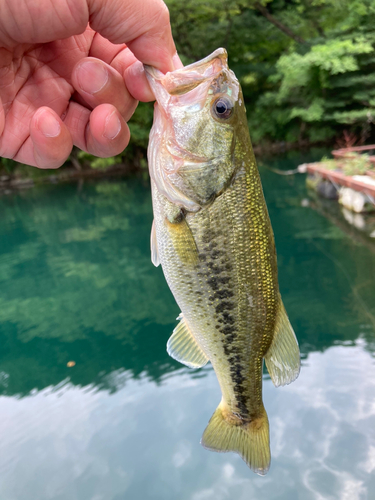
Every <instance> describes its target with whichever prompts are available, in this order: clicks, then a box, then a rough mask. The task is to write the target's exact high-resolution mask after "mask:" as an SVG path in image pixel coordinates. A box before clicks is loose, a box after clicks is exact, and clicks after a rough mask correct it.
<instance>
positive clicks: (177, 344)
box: [167, 313, 208, 368]
mask: <svg viewBox="0 0 375 500" xmlns="http://www.w3.org/2000/svg"><path fill="white" fill-rule="evenodd" d="M177 319H180V320H181V321H180V322H179V324H178V325H177V326H176V328H175V329H174V330H173V333H172V335H171V337H170V339H169V340H168V343H167V352H168V354H169V355H170V356H171V357H172V358H173V359H175V360H176V361H179V362H180V363H183V364H184V365H186V366H188V367H189V368H201V367H202V366H204V365H205V364H207V362H208V357H207V356H206V355H205V353H204V352H203V351H202V349H201V348H200V347H199V345H198V343H197V341H196V340H195V338H194V336H193V334H192V333H191V331H190V328H189V327H188V325H187V324H186V320H185V318H184V317H183V315H182V313H181V314H180V315H179V317H178V318H177Z"/></svg>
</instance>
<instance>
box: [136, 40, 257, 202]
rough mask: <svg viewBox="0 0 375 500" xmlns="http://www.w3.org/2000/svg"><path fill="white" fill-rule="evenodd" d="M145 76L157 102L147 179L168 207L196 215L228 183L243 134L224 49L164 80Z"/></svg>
mask: <svg viewBox="0 0 375 500" xmlns="http://www.w3.org/2000/svg"><path fill="white" fill-rule="evenodd" d="M145 71H146V75H147V78H148V81H149V83H150V85H151V88H152V90H153V92H154V94H155V97H156V103H155V111H154V124H153V128H152V131H151V134H150V141H149V150H148V158H149V168H150V175H151V177H152V179H153V180H154V182H155V184H156V186H157V188H158V189H159V191H160V192H161V193H162V194H163V195H164V196H165V197H166V198H167V199H168V200H169V201H170V202H172V203H174V204H177V205H179V206H180V207H183V208H185V209H186V210H188V211H193V212H194V211H198V210H200V209H201V208H203V207H204V206H206V205H208V204H210V203H212V202H213V201H214V200H215V199H216V197H217V196H219V195H220V194H221V193H222V192H223V191H224V190H225V188H226V187H227V186H228V185H229V184H230V181H231V179H232V178H233V175H234V173H235V171H236V166H237V164H238V161H236V160H238V159H239V158H238V157H239V156H241V154H240V153H239V150H238V147H237V146H238V139H241V138H242V135H243V134H242V132H241V131H242V130H243V129H244V128H245V129H246V133H247V135H248V131H247V130H248V129H247V121H246V113H245V106H244V102H243V97H242V92H241V88H240V84H239V82H238V80H237V78H236V76H235V75H234V73H233V71H231V70H230V69H229V68H228V63H227V53H226V51H225V50H224V49H217V50H216V51H215V52H213V53H212V54H211V55H209V56H208V57H206V58H205V59H202V60H201V61H198V62H196V63H193V64H190V65H189V66H186V67H184V68H181V69H178V70H176V71H173V72H170V73H167V74H165V75H164V74H163V73H161V72H160V71H158V70H157V69H155V68H153V67H149V66H145Z"/></svg>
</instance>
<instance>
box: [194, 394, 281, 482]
mask: <svg viewBox="0 0 375 500" xmlns="http://www.w3.org/2000/svg"><path fill="white" fill-rule="evenodd" d="M228 417H231V418H228ZM201 445H202V446H203V447H204V448H206V449H208V450H211V451H219V452H227V451H234V452H235V453H238V454H239V455H240V457H241V458H242V459H243V460H244V461H245V462H246V464H247V465H248V466H249V467H250V469H251V470H253V471H254V472H256V473H257V474H259V475H261V476H264V475H265V474H267V472H268V469H269V467H270V462H271V452H270V438H269V425H268V417H267V413H266V410H265V409H264V407H263V408H262V410H261V412H260V415H259V416H258V417H257V418H255V419H253V420H252V421H251V422H242V421H241V420H240V419H239V418H238V417H237V418H236V417H235V415H233V414H231V413H230V412H229V411H228V410H226V408H225V406H224V405H223V403H222V402H221V403H220V404H219V406H218V407H217V408H216V411H215V413H214V414H213V415H212V417H211V419H210V421H209V423H208V425H207V427H206V429H205V431H204V433H203V436H202V439H201Z"/></svg>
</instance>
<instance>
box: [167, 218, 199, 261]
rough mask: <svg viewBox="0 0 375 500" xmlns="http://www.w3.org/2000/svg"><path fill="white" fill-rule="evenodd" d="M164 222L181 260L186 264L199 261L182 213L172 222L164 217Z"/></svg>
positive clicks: (193, 241) (191, 235)
mask: <svg viewBox="0 0 375 500" xmlns="http://www.w3.org/2000/svg"><path fill="white" fill-rule="evenodd" d="M165 224H166V226H167V229H168V232H169V236H170V238H171V240H172V244H173V247H174V249H175V251H176V253H177V255H178V257H179V259H180V260H181V262H182V263H183V264H186V265H188V266H194V265H196V264H197V263H198V261H199V258H198V248H197V244H196V242H195V240H194V236H193V233H192V232H191V229H190V227H189V224H188V223H187V221H186V219H185V217H184V215H182V214H181V216H180V217H179V218H178V219H176V221H174V222H170V221H169V220H168V219H165Z"/></svg>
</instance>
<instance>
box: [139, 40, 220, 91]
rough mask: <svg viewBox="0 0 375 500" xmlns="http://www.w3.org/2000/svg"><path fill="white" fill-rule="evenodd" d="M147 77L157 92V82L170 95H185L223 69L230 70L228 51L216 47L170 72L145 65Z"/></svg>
mask: <svg viewBox="0 0 375 500" xmlns="http://www.w3.org/2000/svg"><path fill="white" fill-rule="evenodd" d="M144 69H145V73H146V76H147V79H148V81H149V83H150V85H151V88H152V90H153V91H154V93H155V95H156V97H158V96H157V93H156V92H155V90H156V87H157V84H159V85H160V84H161V85H162V87H163V88H164V90H165V91H166V92H167V93H168V94H169V95H172V96H173V95H183V94H186V93H187V92H189V91H190V90H193V89H194V88H196V87H198V85H200V84H201V83H202V82H204V81H206V80H208V79H209V80H212V79H213V78H215V77H216V76H218V75H219V74H220V73H221V72H222V71H223V70H227V71H229V68H228V56H227V51H226V50H225V49H223V48H219V49H216V50H215V51H214V52H212V54H210V55H209V56H207V57H205V58H204V59H201V60H200V61H197V62H194V63H192V64H189V65H188V66H185V67H184V68H180V69H177V70H175V71H172V72H169V73H166V74H164V73H162V72H161V71H159V70H157V69H156V68H154V67H153V66H148V65H145V66H144Z"/></svg>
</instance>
